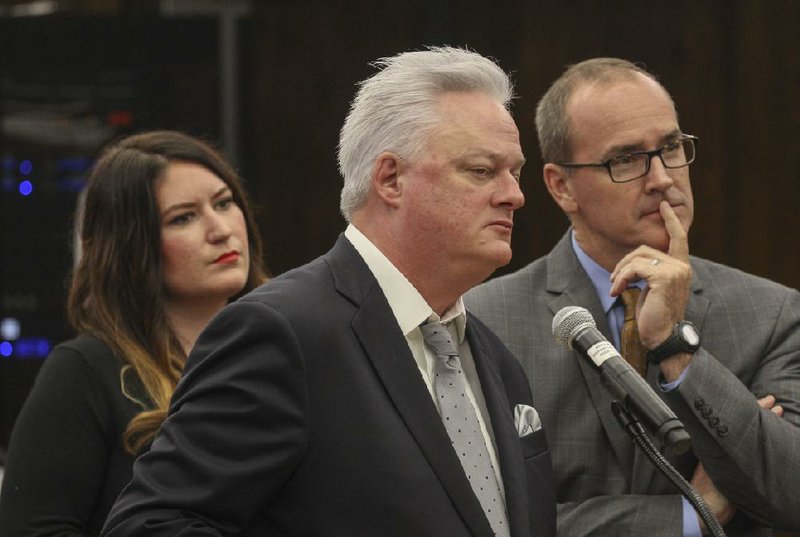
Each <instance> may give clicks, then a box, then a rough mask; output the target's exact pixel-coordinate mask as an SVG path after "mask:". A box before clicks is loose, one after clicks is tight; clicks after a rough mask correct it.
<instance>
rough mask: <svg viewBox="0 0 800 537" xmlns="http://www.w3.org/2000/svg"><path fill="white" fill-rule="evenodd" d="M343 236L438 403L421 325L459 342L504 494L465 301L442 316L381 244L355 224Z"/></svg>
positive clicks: (470, 391)
mask: <svg viewBox="0 0 800 537" xmlns="http://www.w3.org/2000/svg"><path fill="white" fill-rule="evenodd" d="M344 236H345V237H346V238H347V240H349V241H350V243H351V244H352V245H353V247H354V248H355V249H356V251H357V252H358V253H359V254H360V255H361V257H362V258H363V259H364V262H365V263H366V264H367V267H369V270H370V271H371V272H372V274H373V276H375V279H376V280H377V281H378V285H380V287H381V289H382V290H383V294H384V295H385V296H386V300H387V302H389V307H390V308H391V310H392V313H393V314H394V316H395V318H396V319H397V324H398V325H399V326H400V331H401V332H402V333H403V336H405V338H406V342H407V343H408V348H409V350H410V351H411V354H412V355H413V356H414V360H415V361H416V362H417V367H418V368H419V372H420V375H422V380H423V381H424V382H425V386H427V388H428V392H429V393H430V394H431V400H432V401H433V403H434V405H436V409H437V411H439V412H440V413H441V411H440V410H439V406H438V403H437V400H436V397H435V395H434V393H433V385H432V384H431V377H432V371H433V361H434V360H435V358H436V357H435V356H434V354H433V352H432V351H431V350H430V349H429V348H428V347H427V346H426V345H425V340H424V339H423V337H422V331H421V330H420V329H419V326H420V325H421V324H423V323H425V322H428V321H430V322H441V323H442V324H444V325H445V326H447V328H448V330H450V334H451V336H453V341H455V342H457V343H458V353H459V358H460V360H461V367H462V370H463V371H464V375H465V377H466V380H467V397H468V398H469V400H470V402H471V403H472V406H473V407H475V409H476V410H477V414H478V422H479V423H480V426H481V433H483V438H484V440H485V441H486V447H487V451H488V452H489V457H490V458H491V461H492V467H493V468H494V472H495V474H496V475H497V483H498V484H499V485H500V491H501V492H502V494H503V495H504V497H505V490H504V489H503V478H502V476H501V475H500V466H499V465H498V464H497V452H496V450H495V445H494V433H493V432H492V426H491V421H490V419H489V413H488V411H487V410H486V401H485V399H484V398H483V391H482V390H481V383H480V379H479V378H478V373H477V372H476V371H475V361H474V360H473V358H472V351H471V350H470V348H469V343H468V342H467V340H466V339H465V337H464V334H465V331H466V325H467V315H466V310H465V309H464V302H463V301H462V300H461V297H459V298H458V300H457V301H456V302H455V304H453V306H451V307H450V309H448V310H447V311H446V312H445V314H444V315H443V316H442V317H441V318H440V317H439V315H437V314H436V312H435V311H433V309H432V308H431V307H430V305H429V304H428V303H427V302H426V301H425V299H424V298H422V295H420V294H419V291H417V289H416V288H415V287H414V286H413V285H412V284H411V282H409V281H408V279H406V277H405V276H403V274H402V273H401V272H400V271H399V270H398V269H397V267H395V266H394V265H393V264H392V262H391V261H389V259H387V258H386V256H385V255H383V253H382V252H381V251H380V250H378V248H377V247H376V246H375V245H374V244H372V242H370V240H369V239H367V238H366V237H365V236H364V234H363V233H361V232H360V231H359V230H358V229H357V228H356V227H355V226H354V225H352V224H350V225H348V226H347V229H346V230H345V232H344Z"/></svg>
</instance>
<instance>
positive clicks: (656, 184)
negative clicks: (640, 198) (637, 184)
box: [644, 155, 675, 192]
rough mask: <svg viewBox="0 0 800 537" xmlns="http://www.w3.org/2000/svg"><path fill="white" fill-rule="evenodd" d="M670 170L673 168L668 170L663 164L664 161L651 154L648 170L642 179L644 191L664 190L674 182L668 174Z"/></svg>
mask: <svg viewBox="0 0 800 537" xmlns="http://www.w3.org/2000/svg"><path fill="white" fill-rule="evenodd" d="M671 171H673V170H669V169H668V168H666V167H665V166H664V163H663V162H662V161H661V158H660V157H659V156H658V155H651V157H650V171H648V172H647V176H646V177H645V181H644V184H645V191H646V192H653V191H657V192H665V191H666V190H667V189H668V188H670V187H671V186H672V185H673V184H674V183H675V181H674V180H673V179H672V176H671V175H670V172H671Z"/></svg>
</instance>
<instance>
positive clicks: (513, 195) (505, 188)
mask: <svg viewBox="0 0 800 537" xmlns="http://www.w3.org/2000/svg"><path fill="white" fill-rule="evenodd" d="M492 201H493V202H494V205H496V206H507V207H509V208H510V209H511V210H512V211H516V210H517V209H519V208H520V207H522V206H523V205H525V195H524V194H523V193H522V190H521V189H520V188H519V179H518V178H517V177H515V176H514V175H513V174H511V173H508V174H505V176H504V177H503V178H501V179H500V180H499V186H498V188H497V190H496V192H495V195H494V197H493V200H492Z"/></svg>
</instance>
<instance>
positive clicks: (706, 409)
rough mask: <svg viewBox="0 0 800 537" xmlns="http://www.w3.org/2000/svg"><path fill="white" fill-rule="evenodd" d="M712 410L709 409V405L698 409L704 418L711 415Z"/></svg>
mask: <svg viewBox="0 0 800 537" xmlns="http://www.w3.org/2000/svg"><path fill="white" fill-rule="evenodd" d="M712 412H713V410H711V407H710V406H707V407H705V408H704V409H703V410H701V411H700V414H702V415H703V417H704V418H707V417H709V416H710V415H711V413H712Z"/></svg>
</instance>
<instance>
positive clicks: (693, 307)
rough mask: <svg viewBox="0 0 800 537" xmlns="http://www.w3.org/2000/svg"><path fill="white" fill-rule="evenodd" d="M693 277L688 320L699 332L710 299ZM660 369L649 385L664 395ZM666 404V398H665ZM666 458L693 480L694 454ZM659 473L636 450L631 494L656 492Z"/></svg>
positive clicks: (649, 375)
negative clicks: (655, 484)
mask: <svg viewBox="0 0 800 537" xmlns="http://www.w3.org/2000/svg"><path fill="white" fill-rule="evenodd" d="M692 273H693V277H692V290H691V294H690V295H689V303H688V304H687V305H686V315H685V317H686V319H687V320H689V321H691V322H693V323H694V324H695V325H696V326H697V327H698V330H700V329H701V327H702V326H703V322H704V321H705V316H706V312H707V311H708V299H706V298H705V297H704V296H702V294H701V292H702V289H703V285H702V281H701V277H700V275H699V274H698V272H697V271H696V270H694V267H693V271H692ZM660 371H661V370H660V368H658V367H653V366H650V367H649V368H648V369H647V383H648V384H649V385H650V387H651V388H653V391H654V392H655V393H657V394H659V395H662V392H661V388H660V387H659V373H660ZM662 399H664V401H665V402H666V398H663V397H662ZM664 456H665V457H666V458H667V460H668V461H669V462H670V464H672V465H673V466H675V468H676V469H677V470H678V471H679V472H680V473H681V474H682V475H683V476H684V477H685V478H686V479H690V478H691V472H692V471H693V470H694V467H695V466H696V465H697V458H696V457H695V455H694V453H693V452H691V451H689V452H687V453H685V454H683V455H681V456H675V454H674V453H673V452H672V450H669V449H667V450H665V453H664ZM659 475H660V474H659V473H658V471H657V469H656V467H655V466H654V465H653V463H652V462H650V459H648V458H647V456H646V455H645V454H644V452H642V450H641V449H636V450H635V454H634V459H633V476H632V478H631V493H633V494H644V493H647V491H650V490H654V487H653V481H654V479H656V477H657V476H659Z"/></svg>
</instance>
